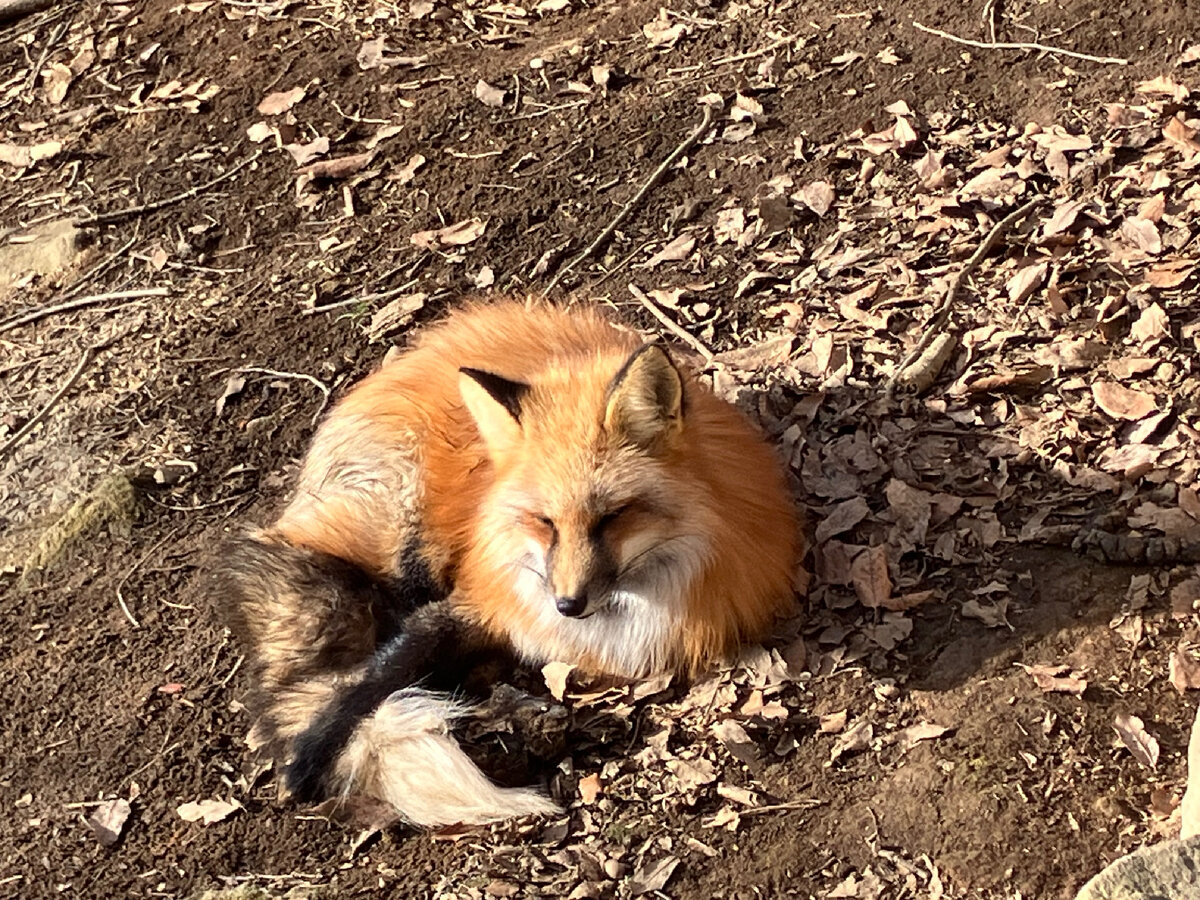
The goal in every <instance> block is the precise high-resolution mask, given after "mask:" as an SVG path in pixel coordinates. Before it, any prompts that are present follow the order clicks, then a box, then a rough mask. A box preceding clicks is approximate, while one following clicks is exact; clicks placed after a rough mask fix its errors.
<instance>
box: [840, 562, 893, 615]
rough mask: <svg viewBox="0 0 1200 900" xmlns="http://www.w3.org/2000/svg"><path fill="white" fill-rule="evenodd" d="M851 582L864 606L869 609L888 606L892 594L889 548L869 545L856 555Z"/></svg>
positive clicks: (851, 570)
mask: <svg viewBox="0 0 1200 900" xmlns="http://www.w3.org/2000/svg"><path fill="white" fill-rule="evenodd" d="M850 583H851V584H852V585H853V587H854V593H855V594H857V595H858V601H859V603H861V604H862V605H863V606H865V607H867V608H868V609H878V608H879V607H881V606H886V605H887V602H888V600H889V599H890V598H891V596H892V579H891V577H890V576H889V575H888V559H887V550H886V549H885V548H884V547H868V548H867V549H866V550H863V551H862V552H861V553H859V554H858V556H856V557H854V561H853V562H852V563H851V564H850Z"/></svg>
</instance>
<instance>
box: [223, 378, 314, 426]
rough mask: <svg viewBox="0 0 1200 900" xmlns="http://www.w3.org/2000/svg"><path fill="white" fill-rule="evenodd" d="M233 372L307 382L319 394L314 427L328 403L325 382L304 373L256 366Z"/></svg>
mask: <svg viewBox="0 0 1200 900" xmlns="http://www.w3.org/2000/svg"><path fill="white" fill-rule="evenodd" d="M233 371H234V372H237V373H239V374H242V375H268V376H270V377H271V378H292V379H295V380H296V381H307V382H308V383H309V384H311V385H314V386H315V387H316V388H317V389H318V390H319V391H320V392H321V405H320V406H318V407H317V411H316V413H314V414H313V424H314V425H315V424H316V422H317V419H319V418H321V413H323V412H324V411H325V406H326V405H327V404H328V403H329V388H328V386H327V385H326V384H325V382H323V381H322V380H321V379H319V378H315V377H314V376H312V375H308V374H306V373H304V372H280V371H277V370H276V369H261V368H259V367H258V366H243V367H242V368H240V369H234V370H233Z"/></svg>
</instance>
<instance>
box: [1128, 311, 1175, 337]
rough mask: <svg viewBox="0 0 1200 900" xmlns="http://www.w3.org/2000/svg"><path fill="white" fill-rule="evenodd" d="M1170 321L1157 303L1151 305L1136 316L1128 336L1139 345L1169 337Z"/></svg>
mask: <svg viewBox="0 0 1200 900" xmlns="http://www.w3.org/2000/svg"><path fill="white" fill-rule="evenodd" d="M1170 325H1171V323H1170V320H1169V319H1168V318H1167V314H1166V312H1165V311H1164V310H1163V308H1162V307H1161V306H1159V305H1158V304H1157V303H1151V304H1150V305H1149V306H1147V307H1146V308H1145V309H1144V310H1142V314H1141V315H1140V316H1138V318H1137V321H1136V322H1134V323H1133V326H1132V327H1131V328H1130V329H1129V336H1130V337H1131V338H1133V339H1134V340H1135V341H1137V342H1139V343H1145V342H1146V341H1154V340H1160V339H1162V338H1164V337H1170V335H1171V328H1170Z"/></svg>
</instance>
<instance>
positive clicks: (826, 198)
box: [792, 181, 837, 216]
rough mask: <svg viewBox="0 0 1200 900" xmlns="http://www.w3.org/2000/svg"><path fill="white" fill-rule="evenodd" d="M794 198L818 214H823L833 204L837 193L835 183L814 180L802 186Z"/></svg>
mask: <svg viewBox="0 0 1200 900" xmlns="http://www.w3.org/2000/svg"><path fill="white" fill-rule="evenodd" d="M792 199H794V200H797V201H798V202H800V203H803V204H804V205H805V206H807V207H808V208H809V209H811V210H812V211H813V212H814V213H816V214H817V215H818V216H823V215H825V213H827V212H829V209H830V207H832V206H833V202H834V200H836V199H837V194H836V193H835V192H834V189H833V185H832V184H830V183H829V182H828V181H813V182H811V183H809V184H806V185H805V186H804V187H802V188H801V189H800V192H799V193H797V194H795V195H793V198H792Z"/></svg>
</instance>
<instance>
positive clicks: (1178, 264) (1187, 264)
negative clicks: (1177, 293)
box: [1146, 259, 1196, 289]
mask: <svg viewBox="0 0 1200 900" xmlns="http://www.w3.org/2000/svg"><path fill="white" fill-rule="evenodd" d="M1195 270H1196V261H1195V260H1193V259H1173V260H1168V261H1166V262H1161V263H1159V264H1158V265H1156V266H1151V267H1150V268H1149V269H1147V270H1146V283H1147V284H1149V285H1151V286H1152V287H1156V288H1163V289H1169V288H1176V287H1179V285H1181V284H1183V283H1184V282H1185V281H1187V280H1188V278H1190V277H1191V275H1192V272H1194V271H1195Z"/></svg>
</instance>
